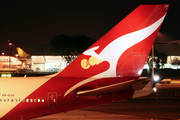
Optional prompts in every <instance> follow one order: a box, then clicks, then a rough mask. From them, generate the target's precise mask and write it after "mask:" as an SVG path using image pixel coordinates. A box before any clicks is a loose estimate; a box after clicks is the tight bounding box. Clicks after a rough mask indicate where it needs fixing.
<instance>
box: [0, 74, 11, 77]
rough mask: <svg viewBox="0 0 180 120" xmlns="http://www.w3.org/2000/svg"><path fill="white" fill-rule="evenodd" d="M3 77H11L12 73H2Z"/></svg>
mask: <svg viewBox="0 0 180 120" xmlns="http://www.w3.org/2000/svg"><path fill="white" fill-rule="evenodd" d="M1 77H11V74H1Z"/></svg>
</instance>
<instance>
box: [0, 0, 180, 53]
mask: <svg viewBox="0 0 180 120" xmlns="http://www.w3.org/2000/svg"><path fill="white" fill-rule="evenodd" d="M149 1H150V2H149ZM149 1H148V0H67V1H65V0H1V1H0V15H1V16H0V53H1V52H2V51H6V50H7V47H8V45H7V44H8V43H7V41H8V40H11V42H12V43H13V44H14V45H15V46H19V47H21V48H22V49H24V50H25V51H26V52H29V45H30V44H33V43H49V42H50V40H51V39H53V38H54V37H55V36H57V35H59V34H67V35H78V34H83V35H86V36H88V37H91V38H95V39H99V38H100V37H101V36H103V35H104V34H105V33H106V32H107V31H109V30H110V29H111V28H112V27H113V26H115V25H116V24H117V23H118V22H119V21H120V20H122V19H123V18H124V17H125V16H126V15H128V14H129V13H130V12H131V11H132V10H134V9H135V8H136V7H137V6H138V5H140V4H150V3H151V4H154V3H171V5H170V8H169V11H168V14H167V16H166V18H165V21H164V23H163V25H162V27H161V30H160V32H161V33H163V34H167V35H168V36H172V37H173V39H174V40H175V39H178V38H180V34H179V32H180V7H179V6H180V2H179V3H178V2H176V1H179V0H176V1H173V2H170V1H171V0H169V1H165V0H161V1H163V2H161V1H158V0H154V1H156V2H153V0H149Z"/></svg>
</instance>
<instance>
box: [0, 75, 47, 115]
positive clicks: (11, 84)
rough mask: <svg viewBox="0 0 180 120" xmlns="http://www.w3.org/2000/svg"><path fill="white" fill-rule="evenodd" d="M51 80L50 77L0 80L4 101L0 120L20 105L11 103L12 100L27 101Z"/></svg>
mask: <svg viewBox="0 0 180 120" xmlns="http://www.w3.org/2000/svg"><path fill="white" fill-rule="evenodd" d="M49 79H50V78H49V77H26V78H24V77H14V78H13V77H12V78H0V99H2V100H3V101H2V102H0V118H1V117H3V116H4V115H5V114H7V113H8V112H9V111H10V110H12V109H13V108H14V107H15V106H17V105H18V104H19V103H20V102H15V101H14V102H11V99H14V100H15V99H18V100H19V99H21V100H22V99H25V98H26V97H27V96H29V95H30V94H31V93H32V92H34V91H35V90H36V89H37V88H39V87H40V86H41V85H43V84H44V83H45V82H47V81H48V80H49ZM8 99H9V100H10V101H9V102H7V100H8ZM4 100H6V102H4Z"/></svg>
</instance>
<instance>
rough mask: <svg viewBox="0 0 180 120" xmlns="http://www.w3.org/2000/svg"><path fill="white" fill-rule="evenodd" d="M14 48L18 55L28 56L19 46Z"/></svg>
mask: <svg viewBox="0 0 180 120" xmlns="http://www.w3.org/2000/svg"><path fill="white" fill-rule="evenodd" d="M16 50H17V52H18V55H19V57H25V58H26V57H28V56H29V55H28V54H27V53H26V52H24V51H23V50H22V49H21V48H20V47H17V48H16Z"/></svg>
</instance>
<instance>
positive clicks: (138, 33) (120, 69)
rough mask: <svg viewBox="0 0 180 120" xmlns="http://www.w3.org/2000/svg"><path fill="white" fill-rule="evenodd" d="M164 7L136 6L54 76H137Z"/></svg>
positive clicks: (161, 19)
mask: <svg viewBox="0 0 180 120" xmlns="http://www.w3.org/2000/svg"><path fill="white" fill-rule="evenodd" d="M168 8H169V4H160V5H140V6H138V7H137V8H136V9H135V10H134V11H133V12H131V13H130V14H129V15H128V16H127V17H125V18H124V19H123V20H122V21H121V22H119V23H118V24H117V25H116V26H115V27H114V28H112V29H111V30H110V31H109V32H108V33H106V34H105V35H104V36H103V37H101V38H100V39H99V40H98V41H97V42H96V43H94V44H93V45H92V46H91V47H90V48H89V49H87V50H86V51H85V52H84V53H83V54H81V55H80V56H79V57H78V58H77V59H76V60H74V61H73V62H72V63H71V64H70V65H69V66H67V67H66V68H65V69H64V70H63V71H62V72H60V73H59V74H58V75H57V76H63V77H84V78H104V77H139V76H140V75H141V72H142V70H143V66H144V64H145V62H146V59H147V57H148V55H149V53H150V50H151V48H152V45H153V44H154V41H155V38H156V36H157V34H158V31H159V29H160V26H161V24H162V22H163V20H164V18H165V15H166V12H167V10H168Z"/></svg>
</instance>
